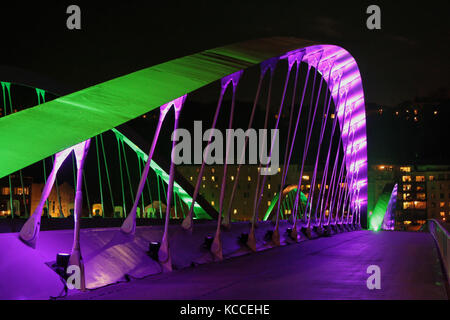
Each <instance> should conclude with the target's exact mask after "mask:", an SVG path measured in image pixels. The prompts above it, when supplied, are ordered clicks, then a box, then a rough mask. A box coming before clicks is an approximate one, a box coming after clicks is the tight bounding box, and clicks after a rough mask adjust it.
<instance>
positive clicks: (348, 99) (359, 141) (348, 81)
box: [281, 45, 367, 226]
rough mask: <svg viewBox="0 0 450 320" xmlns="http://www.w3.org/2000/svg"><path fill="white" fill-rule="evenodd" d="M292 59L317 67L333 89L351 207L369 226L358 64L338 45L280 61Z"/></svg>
mask: <svg viewBox="0 0 450 320" xmlns="http://www.w3.org/2000/svg"><path fill="white" fill-rule="evenodd" d="M292 56H297V57H302V56H303V59H302V62H304V63H307V64H308V65H309V66H311V67H315V66H318V68H317V70H318V72H319V73H320V74H321V75H322V77H323V79H324V81H325V82H326V84H327V86H328V88H330V89H331V90H332V97H333V102H334V105H335V106H336V110H337V112H336V113H337V116H338V120H339V127H340V133H341V139H342V145H343V146H345V149H346V154H347V156H346V157H345V168H346V174H347V178H348V184H349V192H350V194H355V198H353V204H352V205H351V206H350V207H351V208H353V210H354V211H355V212H354V214H356V215H361V217H360V218H361V220H358V221H359V222H361V225H363V226H365V225H366V223H367V134H366V110H365V103H364V91H363V86H362V80H361V75H360V72H359V68H358V65H357V63H356V61H355V59H354V58H353V57H352V56H351V55H350V53H349V52H348V51H346V50H345V49H343V48H341V47H338V46H335V45H312V46H307V47H305V48H301V49H298V50H294V51H290V52H288V53H286V54H285V55H283V56H281V58H288V59H289V58H290V57H292ZM330 68H331V70H330ZM338 82H339V84H338ZM344 112H345V115H346V116H344ZM350 115H351V117H350ZM352 175H353V181H352ZM351 181H352V183H350V182H351ZM357 219H359V217H357Z"/></svg>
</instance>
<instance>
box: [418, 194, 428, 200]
mask: <svg viewBox="0 0 450 320" xmlns="http://www.w3.org/2000/svg"><path fill="white" fill-rule="evenodd" d="M426 198H427V196H426V194H425V193H418V194H417V199H419V200H425V199H426Z"/></svg>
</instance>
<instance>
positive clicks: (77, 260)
mask: <svg viewBox="0 0 450 320" xmlns="http://www.w3.org/2000/svg"><path fill="white" fill-rule="evenodd" d="M90 142H91V139H88V140H86V141H84V142H82V143H80V144H77V145H76V146H74V147H73V150H74V153H75V158H76V162H77V187H76V193H75V208H74V211H75V212H74V216H73V217H74V221H75V227H74V231H73V233H74V236H73V247H72V252H71V254H70V258H69V266H77V267H78V268H79V269H80V277H81V278H80V288H79V289H80V290H82V291H84V290H85V289H86V280H85V274H84V262H83V258H82V256H81V248H80V220H81V214H82V211H83V191H82V190H83V189H82V188H83V168H84V162H85V159H86V156H87V153H88V151H89V145H90Z"/></svg>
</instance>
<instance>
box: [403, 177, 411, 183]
mask: <svg viewBox="0 0 450 320" xmlns="http://www.w3.org/2000/svg"><path fill="white" fill-rule="evenodd" d="M402 181H403V182H411V176H402Z"/></svg>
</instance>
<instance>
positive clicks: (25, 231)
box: [19, 147, 74, 248]
mask: <svg viewBox="0 0 450 320" xmlns="http://www.w3.org/2000/svg"><path fill="white" fill-rule="evenodd" d="M73 149H74V147H70V148H67V149H65V150H63V151H61V152H58V153H57V154H56V155H55V161H54V163H53V169H52V171H51V172H50V175H49V176H48V179H47V182H46V183H45V186H44V189H43V190H42V194H41V199H40V200H39V204H38V206H37V207H36V209H35V210H34V212H33V214H32V215H31V216H30V217H29V218H28V220H27V222H26V223H25V224H24V225H23V227H22V229H21V230H20V233H19V238H20V239H21V240H22V241H24V242H25V244H27V245H29V246H30V247H32V248H36V244H37V240H38V238H39V231H40V227H41V217H42V210H43V208H44V205H45V202H46V201H47V198H48V197H49V196H50V192H51V191H52V188H53V185H54V183H55V180H56V175H57V173H58V171H59V168H60V167H61V165H62V164H63V162H64V160H65V159H66V158H67V156H68V155H69V154H70V153H71V152H72V150H73Z"/></svg>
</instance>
